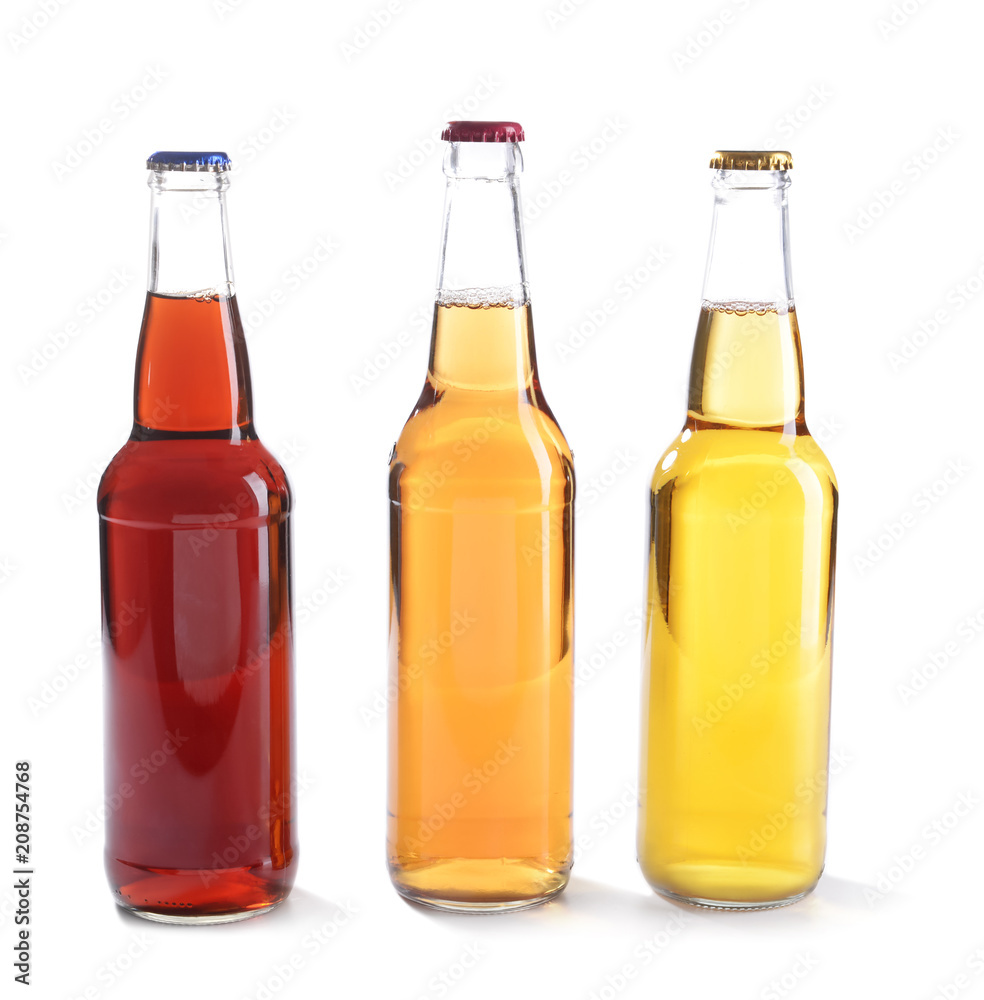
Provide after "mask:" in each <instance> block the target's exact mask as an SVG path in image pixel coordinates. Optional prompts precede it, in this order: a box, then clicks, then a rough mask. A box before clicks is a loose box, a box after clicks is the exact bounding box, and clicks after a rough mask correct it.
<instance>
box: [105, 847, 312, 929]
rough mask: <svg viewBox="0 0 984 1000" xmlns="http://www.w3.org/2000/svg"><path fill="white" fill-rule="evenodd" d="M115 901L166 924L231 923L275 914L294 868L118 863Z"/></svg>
mask: <svg viewBox="0 0 984 1000" xmlns="http://www.w3.org/2000/svg"><path fill="white" fill-rule="evenodd" d="M107 868H108V870H109V872H110V876H111V884H112V888H113V898H114V900H115V901H116V904H117V905H118V906H120V907H121V908H122V909H124V910H127V911H128V912H130V913H133V914H135V915H136V916H138V917H143V918H144V919H145V920H153V921H155V922H157V923H162V924H225V923H231V922H233V921H237V920H247V919H248V918H250V917H255V916H259V915H260V914H263V913H269V911H270V910H272V909H273V908H274V907H276V906H278V905H279V904H280V903H282V902H283V901H284V900H285V899H286V898H287V896H288V895H289V894H290V890H291V885H292V884H293V881H294V868H293V866H291V867H290V868H288V869H284V868H277V869H275V868H273V867H272V865H271V863H270V862H269V861H267V862H266V863H265V864H259V865H255V866H244V867H241V868H220V869H211V868H152V867H149V866H145V865H135V864H133V863H132V862H124V861H120V860H118V859H112V860H111V861H109V862H108V863H107Z"/></svg>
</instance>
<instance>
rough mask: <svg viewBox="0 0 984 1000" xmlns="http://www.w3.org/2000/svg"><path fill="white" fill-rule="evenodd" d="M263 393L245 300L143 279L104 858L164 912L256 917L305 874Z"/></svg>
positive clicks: (111, 569) (126, 474)
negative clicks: (256, 385)
mask: <svg viewBox="0 0 984 1000" xmlns="http://www.w3.org/2000/svg"><path fill="white" fill-rule="evenodd" d="M249 395H250V390H249V369H248V364H247V360H246V352H245V342H244V340H243V331H242V326H241V323H240V319H239V313H238V309H237V306H236V302H235V299H234V298H227V297H208V298H204V299H202V300H196V299H194V298H170V297H165V296H157V295H148V300H147V306H146V311H145V314H144V324H143V330H142V332H141V340H140V349H139V354H138V359H137V378H136V405H135V409H136V420H135V423H134V428H133V432H132V433H131V436H130V440H129V441H128V442H127V444H126V445H125V446H124V447H123V448H122V450H121V451H120V452H119V454H118V455H117V456H116V458H115V459H114V460H113V461H112V463H111V464H110V466H109V468H108V469H107V471H106V473H105V475H104V476H103V480H102V483H101V485H100V490H99V514H100V533H101V539H100V540H101V552H102V607H103V648H104V659H105V722H106V793H107V802H109V803H110V809H111V811H110V814H109V816H108V818H107V821H106V869H107V873H108V876H109V881H110V884H111V886H112V888H113V891H114V893H115V894H116V898H117V902H119V903H120V904H121V905H123V906H125V907H127V908H130V909H133V910H135V911H138V912H140V913H141V914H142V915H144V916H148V917H151V918H156V919H160V920H167V921H188V922H217V921H221V920H228V919H236V918H238V917H240V916H248V915H250V914H251V913H253V912H256V911H262V910H265V909H267V908H269V907H271V906H273V905H275V904H276V903H278V902H279V901H281V900H282V899H284V898H285V897H286V895H287V893H288V892H289V891H290V886H291V884H292V882H293V880H294V874H295V868H296V857H297V852H296V845H295V839H294V826H293V804H292V790H291V775H292V759H293V748H292V728H293V727H292V679H291V671H292V634H291V618H290V607H291V595H290V537H289V513H290V491H289V487H288V484H287V479H286V476H285V474H284V471H283V469H282V468H281V466H280V465H279V464H278V463H277V461H276V459H274V458H273V456H272V455H271V454H270V453H269V452H268V451H267V450H266V449H265V448H264V447H263V445H262V444H261V443H260V442H259V440H257V438H256V435H255V432H254V431H253V427H252V422H251V420H250V415H249V409H250V405H249V404H250V400H249ZM117 803H118V804H117Z"/></svg>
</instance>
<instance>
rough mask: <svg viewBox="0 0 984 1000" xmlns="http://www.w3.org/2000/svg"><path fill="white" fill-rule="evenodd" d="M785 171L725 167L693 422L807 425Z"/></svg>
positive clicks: (700, 334) (697, 348)
mask: <svg viewBox="0 0 984 1000" xmlns="http://www.w3.org/2000/svg"><path fill="white" fill-rule="evenodd" d="M789 183H790V180H789V174H788V172H787V171H785V170H776V171H763V170H718V171H716V172H715V177H714V182H713V186H714V192H715V194H714V217H713V220H712V223H711V240H710V247H709V249H708V254H707V267H706V270H705V272H704V289H703V295H702V303H701V315H700V320H699V322H698V326H697V337H696V341H695V344H694V356H693V364H692V366H691V373H690V399H689V406H688V408H689V410H690V415H691V418H692V419H694V420H698V421H704V422H705V423H713V424H719V425H726V426H739V427H788V426H790V425H792V424H796V423H802V421H803V361H802V352H801V348H800V339H799V331H798V327H797V322H796V310H795V304H794V300H793V283H792V270H791V267H790V257H789V215H788V205H787V195H786V192H787V188H788V187H789Z"/></svg>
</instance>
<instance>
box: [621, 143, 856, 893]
mask: <svg viewBox="0 0 984 1000" xmlns="http://www.w3.org/2000/svg"><path fill="white" fill-rule="evenodd" d="M711 167H712V168H713V169H714V171H715V173H714V179H713V187H714V192H715V197H714V218H713V222H712V226H711V242H710V249H709V252H708V258H707V269H706V272H705V275H704V291H703V301H702V303H701V310H700V317H699V319H698V323H697V336H696V342H695V344H694V353H693V363H692V367H691V374H690V398H689V404H688V413H687V419H686V422H685V424H684V427H683V430H682V432H681V433H680V434H679V436H678V437H677V438H676V440H675V441H674V442H673V443H672V444H671V445H670V447H669V448H668V449H667V450H666V452H665V453H664V455H663V457H662V459H661V460H660V463H659V466H658V467H657V469H656V472H655V475H654V476H653V481H652V495H651V508H650V549H649V569H648V588H647V596H646V628H645V655H644V664H643V673H644V689H643V736H642V754H641V756H642V767H641V780H640V821H639V839H638V851H639V861H640V864H641V866H642V870H643V873H644V874H645V876H646V878H647V880H648V881H649V883H650V885H652V887H653V888H654V889H656V890H657V891H658V892H660V893H662V894H664V895H666V896H669V897H672V898H674V899H678V900H683V901H686V902H691V903H698V904H702V905H706V906H714V907H722V908H732V909H758V908H765V907H771V906H780V905H783V904H785V903H790V902H793V901H795V900H797V899H799V898H801V897H802V896H804V895H806V894H807V893H808V892H810V890H811V889H812V888H813V887H814V886H815V885H816V882H817V880H818V879H819V877H820V873H821V871H822V868H823V858H824V848H825V841H826V801H827V789H826V785H827V758H828V730H829V715H830V658H831V634H832V623H833V594H834V544H835V534H836V525H837V485H836V480H835V478H834V473H833V470H832V469H831V467H830V464H829V463H828V461H827V459H826V457H825V456H824V454H823V452H822V451H821V450H820V448H819V447H818V446H817V444H816V442H815V441H814V440H813V438H812V437H810V433H809V431H808V430H807V427H806V421H805V419H804V410H803V362H802V354H801V349H800V339H799V330H798V326H797V316H796V309H795V306H794V302H793V287H792V280H791V271H790V262H789V224H788V214H787V188H788V186H789V183H790V174H789V171H790V170H791V169H792V158H791V157H790V156H789V154H788V153H782V152H778V153H770V152H754V151H752V152H748V151H740V152H739V151H726V152H718V153H715V155H714V157H713V158H712V160H711Z"/></svg>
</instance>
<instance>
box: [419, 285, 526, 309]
mask: <svg viewBox="0 0 984 1000" xmlns="http://www.w3.org/2000/svg"><path fill="white" fill-rule="evenodd" d="M529 300H530V290H529V286H528V285H527V284H525V283H524V284H522V285H503V286H498V287H491V288H439V289H438V290H437V304H438V305H439V306H472V307H475V306H482V307H486V306H512V307H516V306H524V305H526V304H527V303H528V302H529Z"/></svg>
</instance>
